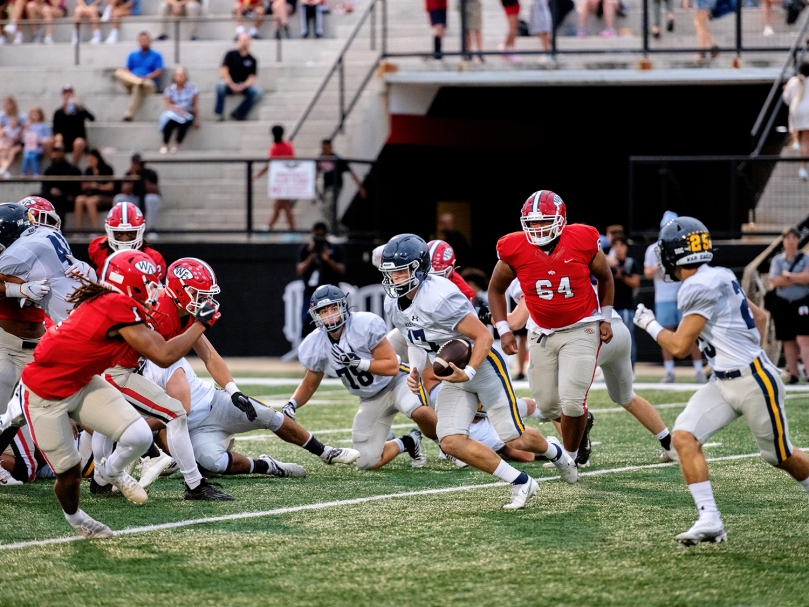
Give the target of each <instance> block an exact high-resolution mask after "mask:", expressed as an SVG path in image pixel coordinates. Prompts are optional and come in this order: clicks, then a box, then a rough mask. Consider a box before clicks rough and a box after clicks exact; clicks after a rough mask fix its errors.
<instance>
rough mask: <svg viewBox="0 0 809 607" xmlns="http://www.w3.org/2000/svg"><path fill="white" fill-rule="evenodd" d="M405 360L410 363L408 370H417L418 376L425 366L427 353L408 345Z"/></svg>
mask: <svg viewBox="0 0 809 607" xmlns="http://www.w3.org/2000/svg"><path fill="white" fill-rule="evenodd" d="M407 360H408V361H409V362H410V368H411V369H418V371H419V374H421V373H423V372H424V368H425V367H426V366H427V351H426V350H422V349H421V348H419V347H417V346H412V345H408V346H407Z"/></svg>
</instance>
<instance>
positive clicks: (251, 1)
mask: <svg viewBox="0 0 809 607" xmlns="http://www.w3.org/2000/svg"><path fill="white" fill-rule="evenodd" d="M264 14H265V10H264V2H262V0H236V5H235V6H234V7H233V16H234V17H235V18H236V38H237V39H238V38H239V36H240V35H242V34H245V33H246V34H247V35H248V36H250V37H251V38H258V37H259V35H258V30H259V28H261V24H262V23H264ZM245 17H247V18H248V19H252V20H253V26H252V27H251V28H250V29H245V27H244V25H242V20H243V19H244V18H245Z"/></svg>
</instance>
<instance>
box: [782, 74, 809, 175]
mask: <svg viewBox="0 0 809 607" xmlns="http://www.w3.org/2000/svg"><path fill="white" fill-rule="evenodd" d="M807 78H809V62H806V61H804V62H803V63H801V66H800V67H799V68H798V73H797V74H795V75H794V76H793V77H792V78H790V79H789V81H788V82H787V83H786V86H784V94H783V98H784V103H786V104H787V106H789V129H790V131H792V132H793V133H794V134H795V137H796V139H797V141H798V144H799V145H800V146H801V156H803V157H808V156H809V95H807V94H806V80H807ZM798 177H800V178H801V179H803V180H804V181H806V180H809V173H807V172H806V163H805V162H802V163H801V165H800V168H799V169H798Z"/></svg>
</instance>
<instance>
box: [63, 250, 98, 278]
mask: <svg viewBox="0 0 809 607" xmlns="http://www.w3.org/2000/svg"><path fill="white" fill-rule="evenodd" d="M65 257H66V258H67V260H68V261H69V262H70V264H71V265H70V266H69V267H68V268H67V269H66V270H65V276H67V277H68V278H73V279H74V280H79V279H82V278H83V279H84V280H89V281H90V282H96V272H95V270H94V269H93V267H92V266H91V265H90V264H87V263H85V262H83V261H81V260H80V259H76V258H75V257H73V256H72V255H66V256H65Z"/></svg>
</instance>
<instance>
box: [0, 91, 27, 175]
mask: <svg viewBox="0 0 809 607" xmlns="http://www.w3.org/2000/svg"><path fill="white" fill-rule="evenodd" d="M26 120H27V119H26V116H25V114H21V113H20V111H19V109H18V108H17V100H16V99H15V98H14V97H6V98H5V99H3V114H2V115H0V176H2V177H3V178H4V179H11V173H9V171H8V169H9V167H10V166H11V165H12V164H13V163H14V159H15V158H16V157H17V154H19V153H20V152H22V149H23V145H22V136H23V128H24V127H25V124H26Z"/></svg>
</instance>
